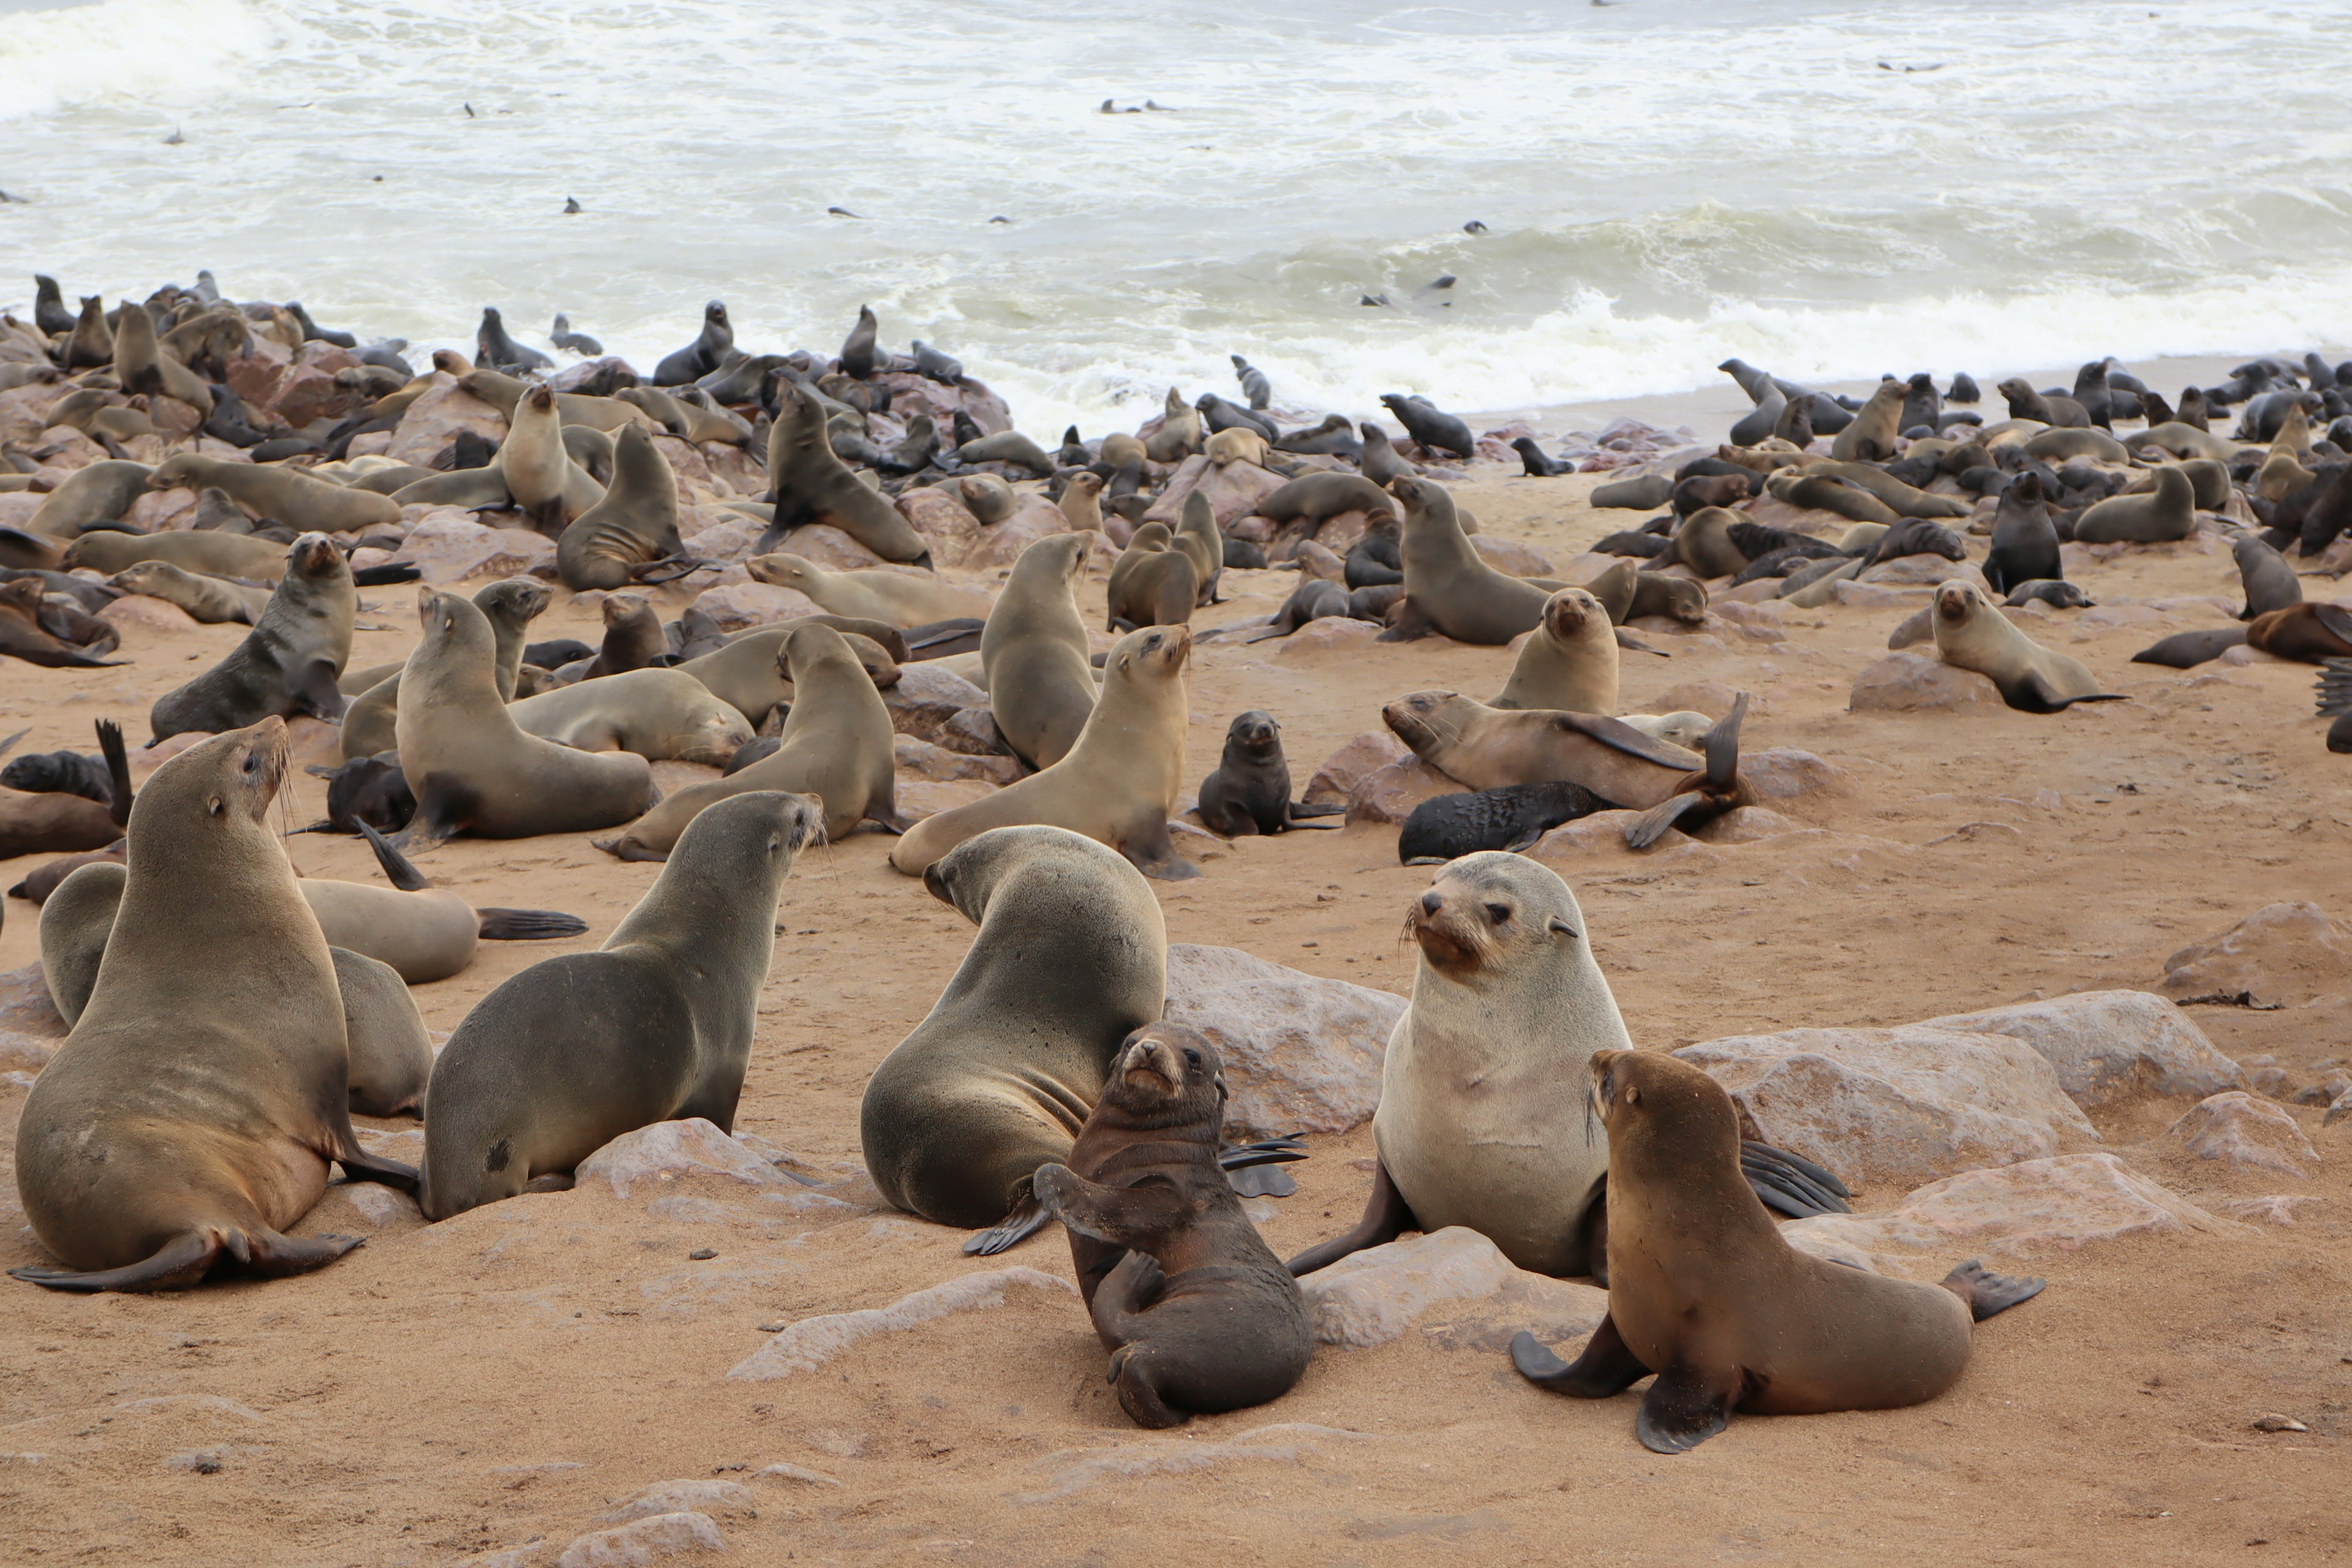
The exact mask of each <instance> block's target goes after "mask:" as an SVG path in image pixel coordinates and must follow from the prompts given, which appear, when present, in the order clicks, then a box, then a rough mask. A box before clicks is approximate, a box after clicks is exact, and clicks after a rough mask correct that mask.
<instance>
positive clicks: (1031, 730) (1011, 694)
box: [980, 533, 1095, 768]
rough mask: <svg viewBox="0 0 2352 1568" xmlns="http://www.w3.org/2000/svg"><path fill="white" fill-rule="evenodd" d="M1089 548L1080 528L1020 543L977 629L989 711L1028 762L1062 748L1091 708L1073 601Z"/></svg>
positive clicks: (1090, 674)
mask: <svg viewBox="0 0 2352 1568" xmlns="http://www.w3.org/2000/svg"><path fill="white" fill-rule="evenodd" d="M1088 549H1089V542H1088V536H1087V535H1086V534H1084V533H1049V534H1047V535H1046V536H1045V538H1043V539H1038V540H1033V541H1032V542H1029V543H1028V544H1027V545H1025V546H1024V547H1023V549H1022V552H1021V553H1020V554H1019V555H1018V556H1017V557H1015V558H1014V560H1013V572H1012V574H1011V575H1010V576H1009V577H1007V578H1006V579H1005V583H1004V587H1003V590H1002V591H1001V592H999V593H998V595H996V603H995V604H994V605H991V606H990V607H989V611H988V624H987V625H986V626H983V627H982V629H981V634H980V664H981V672H982V674H983V675H985V676H986V677H987V679H988V708H989V711H990V713H992V715H994V717H995V719H996V731H997V733H998V734H1000V735H1002V736H1003V737H1004V743H1005V744H1006V745H1008V746H1010V747H1012V748H1013V755H1014V756H1016V757H1019V758H1020V759H1021V761H1022V762H1023V763H1026V764H1027V765H1028V766H1030V767H1033V768H1048V767H1051V766H1053V765H1054V764H1055V763H1058V762H1060V761H1061V760H1062V759H1063V758H1064V757H1066V756H1067V755H1069V753H1070V748H1071V747H1072V746H1074V745H1076V743H1077V739H1078V732H1079V731H1082V730H1084V729H1085V728H1086V724H1087V718H1088V716H1089V715H1091V714H1092V713H1093V712H1094V710H1095V678H1094V670H1093V668H1092V666H1091V663H1090V653H1089V645H1088V643H1087V628H1086V624H1085V623H1084V622H1083V621H1081V620H1079V618H1078V602H1077V583H1078V574H1079V573H1080V572H1082V571H1084V570H1085V568H1086V563H1087V551H1088Z"/></svg>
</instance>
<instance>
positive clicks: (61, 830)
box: [0, 719, 131, 903]
mask: <svg viewBox="0 0 2352 1568" xmlns="http://www.w3.org/2000/svg"><path fill="white" fill-rule="evenodd" d="M22 735H23V731H18V732H17V733H16V734H15V735H11V736H9V737H8V739H7V740H6V741H5V742H0V753H5V752H6V751H7V750H8V748H9V747H11V746H13V745H15V744H16V742H17V741H18V739H20V738H21V737H22ZM98 749H99V752H100V755H102V756H103V757H104V758H105V762H106V772H107V775H108V779H109V781H110V782H109V784H108V787H107V798H106V799H104V800H92V799H90V798H89V796H88V795H84V794H82V793H81V792H80V791H79V790H40V791H36V792H32V793H27V794H21V795H20V794H15V793H10V794H7V795H0V860H7V859H14V858H16V856H19V855H39V854H44V853H47V854H65V855H78V854H81V853H85V852H87V851H89V850H94V849H104V848H105V847H107V846H109V845H110V844H112V843H113V842H114V841H115V840H116V839H118V838H120V837H122V829H123V826H124V825H125V824H127V823H128V822H130V820H131V762H130V758H129V756H128V754H127V753H126V752H125V751H124V749H123V745H122V729H121V726H120V725H118V724H116V723H115V722H114V721H112V720H110V719H100V721H98ZM19 760H20V761H24V762H31V761H34V760H36V759H33V758H29V757H27V758H22V759H19ZM11 765H12V766H13V765H14V764H11ZM12 787H13V786H12ZM52 885H53V886H54V884H52ZM33 901H34V902H35V903H38V902H40V900H38V899H36V900H33Z"/></svg>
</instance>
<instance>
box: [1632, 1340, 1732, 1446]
mask: <svg viewBox="0 0 2352 1568" xmlns="http://www.w3.org/2000/svg"><path fill="white" fill-rule="evenodd" d="M1745 1381H1746V1379H1745V1378H1743V1377H1742V1376H1741V1375H1740V1373H1738V1370H1737V1369H1734V1370H1733V1371H1732V1372H1731V1373H1729V1374H1728V1375H1725V1374H1722V1373H1707V1372H1702V1371H1700V1370H1699V1369H1697V1368H1696V1367H1694V1366H1692V1365H1691V1364H1690V1363H1688V1362H1685V1361H1682V1360H1680V1359H1677V1360H1675V1362H1674V1363H1672V1364H1670V1365H1669V1366H1668V1367H1667V1368H1666V1370H1665V1371H1664V1372H1662V1373H1658V1381H1657V1382H1655V1383H1654V1384H1651V1385H1650V1392H1649V1393H1647V1394H1643V1396H1642V1411H1641V1414H1640V1415H1636V1416H1634V1418H1633V1435H1634V1436H1637V1437H1639V1438H1641V1439H1642V1447H1644V1448H1647V1449H1649V1450H1650V1452H1652V1453H1653V1454H1684V1453H1688V1452H1689V1451H1690V1450H1691V1449H1693V1448H1696V1447H1698V1446H1699V1445H1700V1444H1701V1443H1704V1442H1706V1440H1707V1439H1708V1438H1709V1437H1712V1436H1715V1435H1716V1434H1717V1432H1720V1431H1722V1430H1723V1429H1724V1428H1725V1427H1726V1426H1730V1425H1731V1407H1732V1406H1733V1405H1736V1404H1738V1402H1739V1394H1740V1386H1741V1384H1743V1383H1744V1382H1745Z"/></svg>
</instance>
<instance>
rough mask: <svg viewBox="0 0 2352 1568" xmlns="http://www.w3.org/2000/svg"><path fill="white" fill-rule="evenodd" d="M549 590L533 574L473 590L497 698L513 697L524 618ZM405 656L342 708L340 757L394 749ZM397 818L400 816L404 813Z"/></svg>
mask: <svg viewBox="0 0 2352 1568" xmlns="http://www.w3.org/2000/svg"><path fill="white" fill-rule="evenodd" d="M550 597H551V592H550V590H549V588H548V586H547V584H544V583H541V582H540V581H539V580H538V579H537V578H533V577H502V578H500V579H499V581H497V582H495V583H490V584H485V585H484V586H482V587H481V588H479V589H478V590H476V591H475V594H474V607H475V608H476V609H478V610H479V611H481V612H482V614H483V615H484V616H486V617H488V620H489V623H490V634H491V638H492V643H493V648H494V651H493V653H492V656H491V658H492V665H491V668H492V672H493V674H494V675H495V677H496V679H497V682H498V690H499V701H501V702H511V701H513V700H514V695H515V685H516V682H517V680H518V679H519V678H520V675H521V672H522V666H523V652H524V648H525V646H526V645H525V642H524V639H525V638H526V637H529V636H530V623H531V622H532V621H534V620H536V619H538V618H539V616H541V614H542V613H544V612H545V610H546V609H547V602H548V599H549V598H550ZM403 668H405V661H403V663H402V664H398V665H394V666H393V668H392V673H391V674H390V675H387V676H385V677H384V678H383V679H381V680H378V681H376V682H374V683H373V685H371V686H369V687H368V688H367V689H366V690H364V691H362V693H361V694H360V695H359V696H357V697H355V698H353V699H352V701H351V704H350V706H348V707H346V708H345V709H344V710H343V730H342V752H343V759H344V761H346V762H351V761H355V760H357V759H359V758H361V757H373V756H377V755H379V754H381V753H383V752H390V751H394V750H397V749H398V747H399V745H400V737H399V735H398V733H397V732H396V731H394V728H393V725H394V719H395V717H396V716H397V715H398V713H399V710H400V675H401V671H402V669H403ZM403 820H405V818H404V819H403Z"/></svg>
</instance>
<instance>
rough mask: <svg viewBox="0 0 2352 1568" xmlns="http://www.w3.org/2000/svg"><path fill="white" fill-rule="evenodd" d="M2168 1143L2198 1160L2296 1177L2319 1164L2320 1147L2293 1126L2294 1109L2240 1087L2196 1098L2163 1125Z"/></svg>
mask: <svg viewBox="0 0 2352 1568" xmlns="http://www.w3.org/2000/svg"><path fill="white" fill-rule="evenodd" d="M2164 1142H2166V1143H2167V1144H2168V1145H2169V1146H2171V1147H2173V1148H2175V1149H2178V1150H2179V1151H2180V1152H2182V1153H2185V1154H2193V1155H2195V1156H2196V1157H2197V1158H2198V1159H2200V1160H2223V1161H2227V1162H2228V1163H2231V1164H2233V1165H2253V1166H2257V1167H2259V1168H2261V1169H2263V1170H2265V1171H2276V1172H2279V1173H2281V1174H2284V1175H2289V1176H2293V1177H2294V1178H2295V1179H2297V1180H2298V1181H2300V1180H2301V1179H2303V1177H2304V1176H2305V1174H2306V1173H2305V1169H2304V1166H2305V1164H2313V1165H2315V1164H2317V1163H2319V1151H2318V1150H2316V1149H2315V1148H2313V1147H2312V1146H2311V1140H2310V1139H2309V1138H2307V1137H2305V1135H2304V1131H2303V1129H2302V1128H2301V1127H2298V1126H2297V1125H2295V1120H2294V1113H2293V1112H2291V1111H2289V1110H2287V1109H2286V1107H2284V1106H2283V1105H2280V1104H2278V1103H2276V1102H2275V1101H2273V1100H2259V1099H2257V1098H2255V1097H2254V1096H2253V1095H2251V1094H2248V1093H2247V1092H2246V1091H2245V1090H2243V1089H2230V1090H2228V1091H2227V1092H2225V1093H2221V1094H2217V1095H2214V1096H2212V1097H2211V1098H2210V1099H2207V1100H2200V1101H2198V1102H2197V1104H2196V1105H2195V1106H2194V1107H2192V1108H2191V1109H2190V1110H2189V1114H2188V1115H2186V1116H2183V1117H2182V1118H2181V1119H2180V1120H2179V1121H2176V1122H2174V1123H2173V1124H2172V1125H2171V1126H2170V1127H2168V1128H2167V1129H2165V1132H2164Z"/></svg>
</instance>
